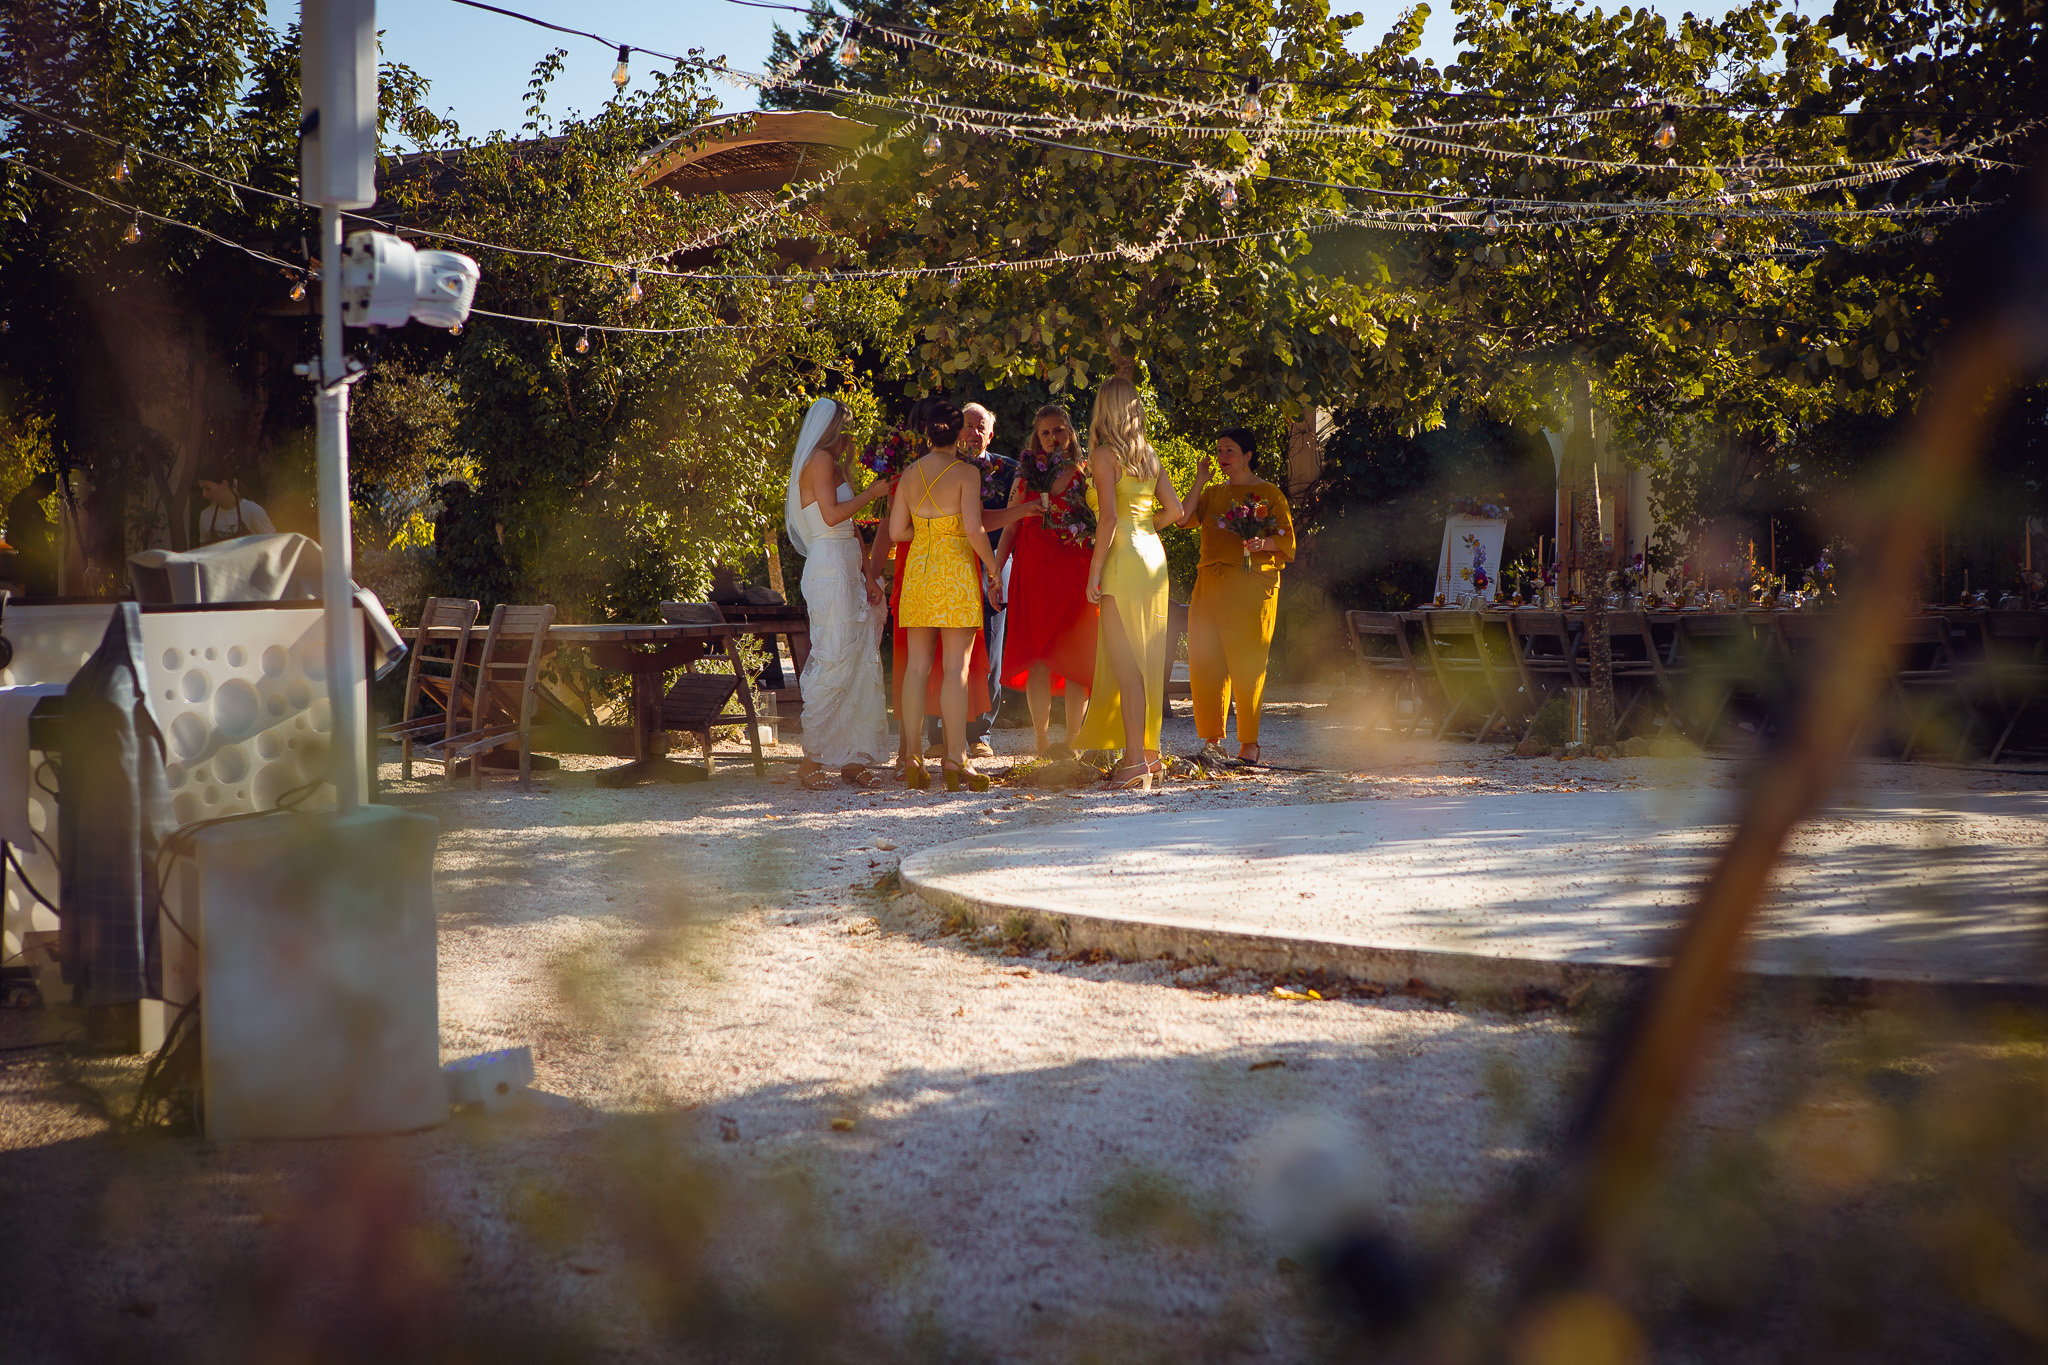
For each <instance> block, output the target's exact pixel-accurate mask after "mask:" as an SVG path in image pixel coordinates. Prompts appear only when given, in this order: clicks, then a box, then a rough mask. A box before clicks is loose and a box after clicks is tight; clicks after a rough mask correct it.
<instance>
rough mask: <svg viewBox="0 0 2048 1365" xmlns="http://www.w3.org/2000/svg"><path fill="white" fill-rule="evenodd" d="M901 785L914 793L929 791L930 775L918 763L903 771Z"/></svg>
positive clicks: (922, 765)
mask: <svg viewBox="0 0 2048 1365" xmlns="http://www.w3.org/2000/svg"><path fill="white" fill-rule="evenodd" d="M903 785H904V786H906V787H908V788H910V789H911V790H912V791H914V792H921V791H929V790H931V785H932V775H931V774H930V773H928V772H926V771H925V768H924V764H922V763H919V764H917V765H915V766H914V767H909V768H905V769H904V770H903Z"/></svg>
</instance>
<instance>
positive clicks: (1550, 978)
mask: <svg viewBox="0 0 2048 1365" xmlns="http://www.w3.org/2000/svg"><path fill="white" fill-rule="evenodd" d="M936 851H937V850H926V851H925V853H923V854H919V855H915V856H913V857H911V858H907V859H905V860H904V862H903V863H902V865H901V867H900V869H899V875H900V876H901V878H902V881H903V885H904V887H905V888H906V889H908V890H910V891H913V892H915V893H916V894H917V895H918V897H919V898H920V899H922V900H923V901H924V902H925V903H926V904H928V905H930V906H932V907H933V908H935V909H937V910H940V911H952V912H956V913H959V914H962V915H965V916H966V917H968V918H970V919H972V920H973V921H974V922H975V923H976V924H981V925H989V924H998V925H999V924H1001V923H1002V922H1003V921H1004V920H1005V919H1007V918H1008V917H1009V916H1011V915H1017V914H1023V915H1029V916H1032V917H1033V918H1034V919H1037V920H1039V921H1041V922H1043V924H1044V925H1045V928H1046V929H1047V931H1048V933H1049V935H1050V937H1051V940H1052V946H1053V948H1054V950H1055V951H1056V952H1059V953H1062V954H1066V953H1077V952H1086V951H1088V950H1090V949H1098V950H1100V951H1102V952H1106V953H1108V954H1110V955H1111V956H1113V957H1117V958H1120V959H1122V960H1124V961H1127V962H1145V961H1155V960H1159V959H1167V960H1171V961H1176V962H1184V963H1187V964H1189V965H1191V966H1217V967H1230V968H1239V969H1244V970H1249V971H1257V972H1267V973H1271V974H1274V975H1280V974H1283V973H1287V972H1295V971H1302V972H1313V971H1315V970H1316V969H1318V968H1321V969H1322V970H1323V971H1325V972H1327V973H1329V974H1330V975H1333V976H1341V977H1344V978H1346V979H1347V980H1351V981H1358V982H1364V983H1367V984H1370V985H1375V986H1383V987H1386V988H1388V989H1390V990H1398V989H1400V988H1402V987H1404V986H1406V985H1408V984H1409V983H1410V982H1412V981H1420V982H1422V983H1423V984H1424V985H1427V986H1431V987H1434V988H1436V989H1437V990H1440V991H1443V992H1445V993H1447V994H1449V995H1450V996H1452V997H1453V998H1466V999H1473V1000H1475V1001H1477V1002H1479V1003H1484V1002H1486V1001H1487V1000H1488V999H1489V998H1493V999H1508V998H1511V997H1513V996H1514V995H1515V994H1516V993H1517V992H1527V991H1530V990H1538V991H1548V992H1551V993H1553V994H1555V995H1557V996H1558V997H1559V998H1561V999H1567V1000H1577V999H1582V998H1584V997H1585V996H1586V995H1589V994H1593V995H1598V996H1600V997H1603V998H1606V999H1609V1000H1615V999H1619V998H1621V997H1625V996H1628V995H1631V994H1633V993H1634V992H1636V991H1637V990H1640V989H1641V988H1643V987H1644V986H1646V985H1648V984H1649V983H1650V982H1651V981H1652V980H1653V979H1655V978H1656V977H1657V976H1658V975H1659V974H1660V973H1661V972H1662V970H1663V968H1662V967H1661V966H1652V965H1645V964H1640V963H1623V962H1563V961H1557V960H1555V959H1535V958H1516V957H1504V956H1501V957H1495V956H1484V955H1481V954H1477V953H1456V952H1432V951H1430V950H1427V949H1417V948H1376V947H1372V946H1370V945H1364V944H1354V943H1331V942H1325V941H1321V940H1317V939H1310V938H1300V937H1293V936H1287V935H1268V934H1252V933H1240V932H1233V931H1229V930H1217V929H1209V928H1198V927H1195V926H1190V925H1177V924H1162V923H1157V922H1153V921H1142V920H1120V919H1112V918H1110V917H1107V916H1103V915H1097V914H1092V913H1089V912H1087V911H1063V912H1053V911H1047V910H1044V909H1042V908H1040V907H1037V906H1029V905H1018V904H1014V903H1005V902H1002V901H998V900H994V899H988V898H983V897H977V896H970V895H963V894H962V893H960V892H958V891H953V890H950V889H948V888H946V887H942V886H938V885H935V884H933V883H932V882H930V881H928V880H926V879H925V878H924V877H922V876H921V875H920V872H921V869H920V867H919V864H921V863H922V862H924V860H925V857H926V855H928V854H929V853H932V852H936ZM1736 979H1737V983H1738V984H1737V993H1738V1000H1737V1002H1736V1003H1738V1004H1760V1003H1773V1002H1790V1001H1801V1002H1808V1003H1818V1004H1824V1005H1841V1006H1848V1005H1878V1004H1896V1005H1925V1004H1946V1005H1955V1006H1964V1005H1970V1006H1982V1005H1992V1004H2004V1003H2010V1004H2030V1005H2040V1004H2043V1003H2048V982H2031V981H1937V980H1921V981H1916V980H1900V979H1894V978H1888V977H1879V976H1850V975H1828V976H1819V975H1799V974H1795V973H1784V972H1758V971H1749V970H1742V971H1738V973H1737V977H1736Z"/></svg>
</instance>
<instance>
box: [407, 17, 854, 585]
mask: <svg viewBox="0 0 2048 1365" xmlns="http://www.w3.org/2000/svg"><path fill="white" fill-rule="evenodd" d="M560 56H561V54H559V53H557V54H555V55H554V56H551V57H549V58H548V59H546V60H544V61H543V62H542V63H541V64H540V66H539V67H538V68H537V69H536V71H535V73H534V78H533V81H532V82H531V84H530V86H529V99H528V121H527V124H526V126H525V128H524V129H523V130H522V135H521V136H519V137H516V138H515V137H511V136H506V135H502V134H500V135H495V136H493V137H491V138H490V139H488V140H483V141H473V140H462V139H460V138H459V137H451V138H444V139H441V140H439V141H435V142H433V143H432V144H431V145H430V147H429V149H428V150H427V151H426V152H424V153H423V154H422V155H421V156H420V157H419V158H418V159H417V160H416V162H415V163H414V165H413V166H412V167H411V168H410V169H411V170H412V172H413V173H412V174H410V175H409V176H407V177H405V178H402V179H400V180H398V181H397V182H396V183H394V184H393V185H392V187H391V189H390V191H389V197H390V198H391V199H392V201H393V202H395V203H396V204H398V205H400V206H401V207H402V209H403V211H404V213H405V215H406V217H407V218H408V219H409V220H411V221H416V222H424V223H431V224H432V225H433V226H434V227H435V228H437V229H439V230H443V231H448V232H454V233H459V234H461V235H463V236H466V237H471V238H476V239H479V240H483V241H489V242H493V243H502V244H506V245H509V246H513V247H523V248H531V249H534V250H536V251H538V252H556V253H561V254H563V255H567V256H577V257H583V258H587V259H590V260H599V261H607V262H630V261H643V262H649V263H650V264H649V265H648V267H647V268H646V269H645V271H644V272H642V273H640V274H637V275H636V274H634V273H631V272H628V271H625V270H617V269H610V268H606V267H604V266H595V265H586V264H579V263H576V262H572V261H567V260H562V259H559V258H557V257H554V256H549V255H545V254H528V255H520V254H513V253H510V252H495V253H494V252H482V253H480V255H481V256H482V258H483V259H482V267H483V271H484V278H485V287H484V291H483V296H484V297H485V298H487V299H488V301H489V307H490V308H491V309H492V310H493V311H495V312H502V313H512V314H518V315H525V316H532V317H540V318H561V319H564V320H568V321H572V322H579V323H585V322H587V323H592V324H605V325H613V326H619V327H626V328H643V329H701V330H695V331H690V330H683V331H679V332H674V333H671V334H665V335H652V334H646V333H635V332H630V331H627V332H602V331H589V332H584V331H582V330H579V329H577V328H575V327H569V328H553V327H546V326H534V325H532V324H528V323H507V322H501V321H494V320H493V319H490V318H488V317H482V316H479V317H477V318H475V319H474V320H473V321H472V323H471V325H470V326H469V327H468V328H467V329H465V331H464V333H463V335H462V336H461V337H460V338H458V339H457V341H456V344H455V347H454V351H453V355H452V357H451V358H450V360H449V362H448V363H449V365H450V371H449V373H450V375H451V377H452V380H453V383H454V386H455V391H456V394H457V412H458V416H457V420H456V424H455V429H454V433H453V447H454V451H455V453H456V455H457V456H458V457H460V458H462V459H465V460H467V461H469V462H471V463H473V465H474V467H475V469H476V470H477V475H478V479H477V485H476V493H477V498H478V502H479V506H478V508H477V509H474V512H473V514H472V515H469V516H467V517H466V518H465V524H473V525H474V526H475V527H478V528H482V527H486V526H487V527H489V528H491V537H492V539H493V540H494V541H500V543H501V544H502V547H503V553H504V555H505V557H506V560H507V562H508V563H509V573H510V578H509V584H510V587H509V590H510V591H513V592H516V593H520V594H525V595H527V596H530V597H532V598H533V599H535V600H545V601H552V602H554V603H555V604H556V605H557V606H558V607H560V608H561V609H562V610H563V612H564V613H565V614H567V615H572V616H596V617H605V616H634V617H640V618H642V619H644V618H645V617H646V616H648V615H651V614H652V612H653V611H654V609H655V606H656V604H657V603H658V602H659V601H661V600H662V599H664V598H671V599H672V598H677V597H701V596H702V595H703V593H704V591H705V590H706V589H707V588H708V586H709V583H710V573H711V569H712V567H713V566H714V565H715V564H717V563H720V562H722V561H724V560H727V559H736V558H741V557H744V556H746V555H747V553H748V552H749V551H754V552H758V550H759V548H760V547H761V545H762V544H763V543H764V541H765V536H766V535H767V534H768V532H769V530H770V528H771V526H772V524H773V523H774V522H775V521H776V520H778V519H779V518H780V516H781V489H782V486H783V480H784V478H785V477H786V474H787V464H786V460H787V457H788V448H789V443H790V442H791V440H792V439H793V436H794V431H795V427H796V423H797V421H798V420H799V419H800V417H801V414H802V411H803V408H804V406H805V405H807V404H808V402H809V401H810V399H811V397H813V396H814V395H815V394H817V393H820V392H826V391H829V390H831V389H835V388H838V387H840V386H841V385H842V383H843V382H844V377H845V376H846V374H847V373H848V372H849V371H850V369H851V368H852V362H851V360H850V354H851V352H852V351H854V350H856V349H858V348H859V346H860V345H861V344H862V343H863V342H872V341H874V340H875V339H876V338H877V337H879V336H881V335H882V334H884V333H885V332H886V330H887V328H888V326H889V325H890V323H891V321H892V320H893V317H894V310H893V301H892V300H891V299H890V298H889V297H888V294H887V292H886V291H885V290H883V289H879V288H875V287H866V288H861V287H846V288H839V289H832V290H819V291H815V292H812V291H808V290H806V289H804V288H800V287H789V286H787V285H784V284H780V283H776V282H774V281H773V280H772V279H767V278H751V279H748V278H740V279H726V280H708V281H707V280H695V279H674V278H668V277H665V276H663V275H660V274H658V273H656V271H655V269H654V267H653V265H652V262H654V261H657V260H660V259H664V258H666V257H668V256H669V255H671V254H672V253H675V252H677V251H678V250H679V249H687V248H688V247H689V246H690V244H692V243H695V242H697V241H699V240H702V239H705V238H708V237H714V236H718V235H719V234H720V232H721V230H724V229H730V228H731V227H732V226H733V223H734V220H735V218H736V217H737V216H739V214H738V211H737V210H736V209H735V208H734V206H732V205H731V204H729V203H727V202H726V201H725V200H723V199H722V198H717V197H712V198H697V199H692V198H684V197H682V196H679V195H677V194H675V193H673V192H671V191H669V190H666V189H663V188H661V187H659V186H651V185H649V184H648V183H647V168H648V165H649V156H650V154H651V153H653V152H654V151H655V150H656V149H657V148H664V149H673V148H674V147H676V146H678V145H681V144H682V143H683V142H685V141H686V140H687V139H690V138H693V137H703V136H706V134H705V133H703V132H702V131H701V129H702V128H703V125H704V124H705V122H706V120H707V119H708V118H709V117H710V116H711V115H712V113H713V112H714V109H715V106H714V105H713V103H712V101H711V99H710V97H709V95H708V93H707V92H706V89H705V88H704V87H703V86H702V85H701V83H700V82H699V80H698V78H697V76H696V75H695V74H693V73H692V72H691V71H690V70H689V69H687V68H685V69H684V70H682V71H679V72H671V73H661V74H658V75H657V77H656V78H655V79H654V80H653V81H652V82H649V83H647V84H645V85H643V86H641V87H640V88H637V89H635V90H634V91H632V92H631V93H629V94H627V95H624V96H622V97H620V98H617V99H614V100H611V101H608V102H607V103H606V104H605V105H604V106H603V107H602V108H600V109H598V110H597V111H596V112H594V113H591V114H588V115H569V116H565V117H561V118H556V117H554V116H552V115H551V114H550V113H549V111H548V100H549V97H550V95H551V94H552V91H553V83H554V81H555V79H556V77H557V75H558V74H559V71H560ZM444 172H446V173H444ZM795 230H802V231H806V232H810V233H815V232H816V231H817V229H816V225H815V224H807V223H806V224H796V223H793V220H789V219H772V220H769V221H766V222H763V223H761V224H757V225H755V226H753V227H750V228H748V229H746V230H745V231H743V232H740V233H737V234H734V235H731V236H729V237H727V238H725V240H724V244H723V246H722V248H721V249H720V250H719V251H718V253H717V256H716V261H715V265H714V266H713V267H711V268H712V269H713V270H714V271H715V272H716V273H720V274H728V275H735V276H774V275H776V274H777V273H779V272H781V271H782V270H783V269H784V265H783V263H782V259H781V257H780V256H779V255H778V254H777V241H778V239H779V238H780V237H781V236H782V235H784V234H785V233H789V232H792V231H795ZM636 293H637V294H638V295H639V297H638V298H635V297H634V295H635V294H636ZM586 341H587V348H584V349H579V345H580V344H581V343H584V342H586ZM484 558H485V559H486V560H489V559H490V558H491V556H489V555H486V556H484ZM488 568H489V574H490V575H495V574H496V573H497V572H498V570H497V568H496V567H495V564H492V565H489V566H488ZM441 586H442V587H443V588H444V589H447V590H451V591H461V592H463V593H464V594H465V595H471V596H482V597H484V598H485V599H486V600H490V599H491V598H493V597H495V596H496V595H497V594H496V591H495V590H494V588H493V584H492V582H490V581H482V582H471V581H451V582H444V583H443V584H442V585H441Z"/></svg>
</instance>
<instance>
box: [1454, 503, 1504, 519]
mask: <svg viewBox="0 0 2048 1365" xmlns="http://www.w3.org/2000/svg"><path fill="white" fill-rule="evenodd" d="M1450 515H1452V516H1459V517H1485V518H1487V519H1488V520H1490V521H1506V520H1507V519H1508V505H1507V503H1505V502H1503V501H1501V500H1500V499H1499V498H1452V499H1451V502H1450Z"/></svg>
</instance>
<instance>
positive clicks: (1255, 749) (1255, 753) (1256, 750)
mask: <svg viewBox="0 0 2048 1365" xmlns="http://www.w3.org/2000/svg"><path fill="white" fill-rule="evenodd" d="M1246 749H1250V750H1251V752H1250V753H1249V754H1247V753H1246V752H1245V750H1246ZM1265 756H1266V751H1265V750H1263V749H1261V748H1260V747H1259V746H1258V745H1256V744H1240V745H1238V746H1237V761H1238V762H1239V763H1242V764H1244V766H1245V767H1247V768H1262V767H1264V766H1265V764H1264V763H1263V762H1262V761H1261V760H1263V759H1264V758H1265Z"/></svg>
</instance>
